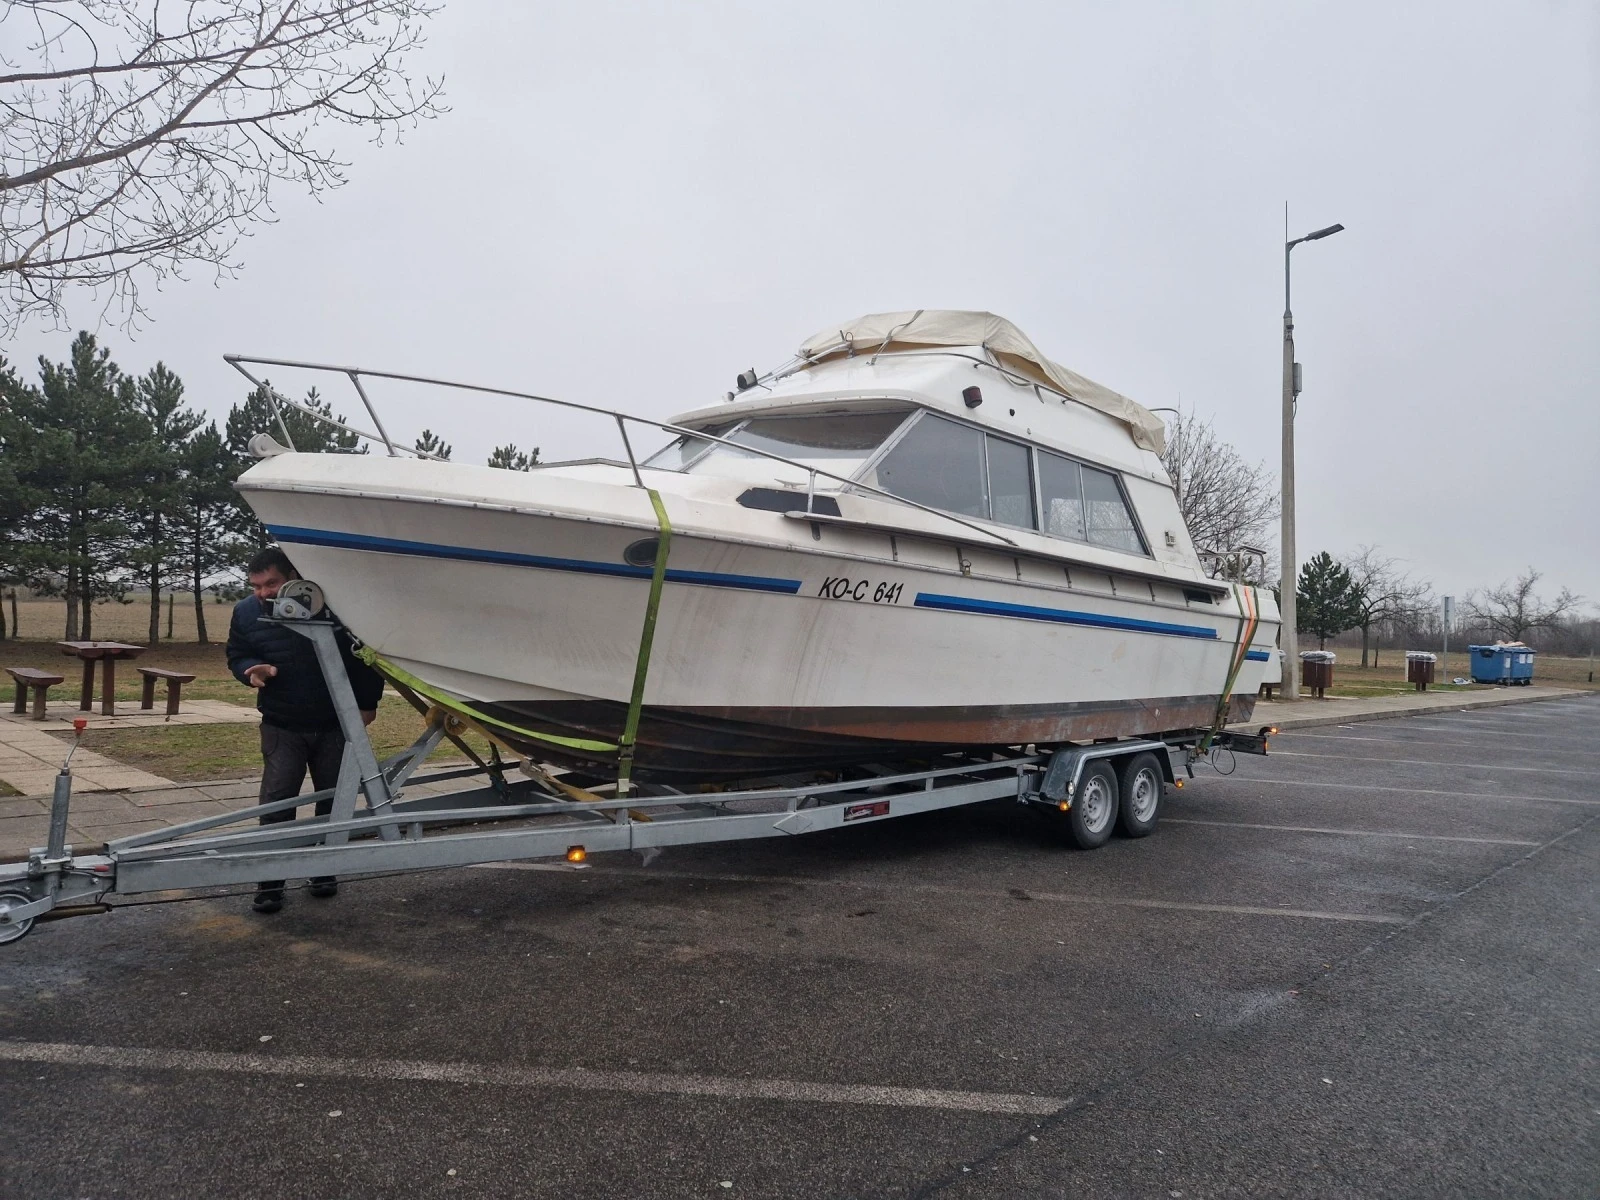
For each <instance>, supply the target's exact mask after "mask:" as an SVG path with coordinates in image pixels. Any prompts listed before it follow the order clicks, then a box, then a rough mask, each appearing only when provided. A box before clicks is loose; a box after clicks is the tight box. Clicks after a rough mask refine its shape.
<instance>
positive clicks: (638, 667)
mask: <svg viewBox="0 0 1600 1200" xmlns="http://www.w3.org/2000/svg"><path fill="white" fill-rule="evenodd" d="M645 491H646V492H648V493H649V495H650V503H651V505H652V506H653V507H654V508H655V510H656V528H657V530H658V531H659V532H658V533H657V535H656V565H655V570H653V571H652V572H651V573H650V599H649V600H648V601H647V602H646V604H645V608H644V628H643V629H642V630H641V631H640V633H639V657H638V659H637V661H635V663H634V666H633V692H632V694H631V695H630V696H629V697H628V720H627V723H626V724H624V725H623V727H622V739H621V741H620V743H619V745H618V748H617V795H618V796H619V797H625V796H627V794H628V792H629V790H630V789H631V788H632V786H633V751H634V745H635V743H636V742H637V741H638V737H639V713H640V710H641V709H643V707H644V681H645V679H646V677H647V676H648V675H649V674H650V649H651V647H652V646H653V645H654V644H655V640H656V617H657V616H658V615H660V612H661V588H662V584H664V583H665V582H666V578H667V553H668V551H669V550H670V549H671V547H672V522H671V521H669V520H667V506H666V505H665V504H663V503H662V502H661V495H660V493H659V492H657V491H656V490H655V489H654V488H646V489H645Z"/></svg>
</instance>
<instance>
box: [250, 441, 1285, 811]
mask: <svg viewBox="0 0 1600 1200" xmlns="http://www.w3.org/2000/svg"><path fill="white" fill-rule="evenodd" d="M328 457H330V456H320V455H284V456H281V457H280V458H279V459H274V460H269V461H268V462H267V463H265V464H263V467H260V468H256V470H255V471H252V472H251V473H250V474H249V475H247V476H245V477H244V479H242V480H241V484H240V486H241V490H243V491H244V493H245V495H246V497H247V498H248V499H249V501H250V503H251V504H252V506H253V507H254V508H255V509H256V511H257V512H258V514H260V516H261V518H262V520H263V522H264V523H265V524H266V525H267V527H268V529H269V530H270V531H271V532H272V533H273V534H274V536H275V537H276V538H277V539H278V541H279V542H280V543H281V544H282V545H283V546H284V548H285V549H286V550H287V552H288V553H289V555H290V557H291V558H292V559H293V561H294V562H295V564H296V567H297V568H298V570H299V572H300V573H301V574H302V575H304V576H305V577H307V578H311V579H315V580H317V581H318V582H319V583H320V584H321V585H322V586H323V588H324V590H325V592H326V594H327V596H328V599H329V603H330V605H331V606H332V607H333V608H334V610H335V611H336V612H337V613H338V614H339V615H340V617H341V619H342V620H344V621H345V623H346V624H347V625H348V626H349V627H350V628H351V629H352V630H353V631H354V632H355V633H356V635H357V636H358V637H360V638H361V639H362V640H363V641H364V642H365V643H366V644H368V645H369V646H371V647H372V648H373V649H374V650H375V651H376V652H377V653H378V654H379V655H380V656H381V657H382V658H383V659H384V660H386V661H388V662H390V663H392V664H393V665H394V666H395V667H396V668H397V669H398V671H399V672H403V673H404V674H406V675H410V676H413V677H415V678H416V679H418V680H421V681H423V682H425V683H426V684H427V686H428V687H429V688H430V689H435V690H437V691H438V692H440V693H442V694H445V695H447V696H448V697H449V698H450V699H451V700H452V701H453V702H455V703H459V704H461V705H463V706H465V707H467V708H469V709H471V710H474V711H476V712H478V713H480V714H482V715H483V716H484V717H485V718H487V719H488V720H489V721H491V722H493V725H492V727H493V728H494V729H495V731H496V733H497V734H498V735H500V736H502V737H503V738H504V740H506V741H507V742H508V743H510V744H511V745H513V746H514V747H516V748H517V749H519V750H522V751H525V752H527V753H529V754H531V755H533V756H535V757H538V758H540V759H543V760H545V761H550V762H555V763H560V764H564V765H569V766H578V767H583V768H589V769H594V770H597V771H604V770H607V769H611V768H614V765H615V762H616V752H615V750H614V749H610V748H600V747H614V746H615V744H616V742H617V741H618V739H619V738H620V737H621V735H622V731H623V726H624V722H625V719H626V713H627V708H628V699H629V696H630V694H631V690H632V685H633V680H634V676H635V670H636V667H637V665H638V660H639V645H640V631H641V629H642V626H643V621H644V615H645V609H646V605H647V600H648V594H649V588H650V574H651V571H650V568H649V567H648V566H646V565H642V564H643V563H647V562H649V561H650V557H651V556H650V554H649V553H645V552H642V551H648V550H649V547H648V546H645V547H641V546H640V543H641V542H647V541H648V539H650V538H652V537H654V536H655V535H656V532H657V526H656V520H655V515H654V510H653V508H652V507H651V505H650V502H649V498H648V496H647V494H646V493H644V492H643V491H642V490H641V489H639V488H636V487H626V486H616V485H611V484H596V483H590V482H583V481H572V480H568V481H562V480H559V479H557V478H553V477H545V478H540V477H539V474H538V473H535V474H534V475H533V476H532V477H528V476H522V477H520V479H518V480H517V481H515V482H516V483H517V485H518V486H519V487H520V488H521V491H520V492H519V493H518V495H519V501H518V503H516V504H499V503H495V502H490V501H493V497H490V498H489V500H488V501H486V500H485V498H484V497H482V495H481V494H480V495H479V496H478V498H477V499H473V500H467V499H463V498H462V495H463V494H464V493H466V491H467V489H464V488H458V489H456V491H455V492H454V493H452V492H451V491H450V490H449V489H447V488H441V489H439V490H440V492H441V493H442V494H438V495H421V494H417V491H416V489H412V490H411V491H409V492H408V491H407V490H405V489H404V488H392V489H391V490H390V491H388V492H387V493H381V492H379V491H377V490H376V489H375V488H373V487H371V486H367V487H361V486H360V484H361V482H362V481H361V480H360V479H354V480H352V479H350V478H348V476H349V475H350V474H351V473H359V472H361V471H366V472H369V473H374V474H375V473H376V472H377V470H378V469H380V468H382V467H383V463H382V462H381V461H380V462H377V463H354V464H351V463H350V460H348V459H346V460H345V464H346V465H345V467H344V474H345V476H346V477H344V478H341V479H340V481H339V482H338V484H337V486H333V485H331V484H330V482H329V481H328V480H325V479H324V480H322V481H321V482H319V481H318V480H317V479H315V478H310V479H308V478H305V477H304V476H305V472H306V471H307V470H311V471H316V470H321V471H326V469H327V468H326V465H325V464H311V463H304V462H303V463H302V464H296V463H295V462H293V461H290V462H284V461H283V460H285V459H288V460H296V459H298V460H315V459H326V458H328ZM391 462H392V460H391ZM419 466H420V467H426V468H429V469H431V470H432V471H433V472H434V473H435V477H437V476H438V474H439V470H440V464H413V463H404V464H399V465H398V466H394V467H390V468H388V469H389V470H390V471H399V472H403V471H406V470H410V471H415V470H416V469H417V468H418V467H419ZM297 467H299V468H301V470H300V472H299V474H297V473H296V468H297ZM264 468H265V469H264ZM457 470H458V471H466V472H473V473H474V474H473V475H472V476H469V477H468V478H469V479H478V477H482V476H485V475H487V476H499V477H504V476H508V475H511V474H512V473H510V472H496V471H485V470H484V469H481V468H457ZM258 472H259V474H258ZM446 481H447V482H448V481H449V477H448V476H446ZM393 482H394V481H393V480H392V479H390V480H389V483H390V484H391V485H392V484H393ZM401 482H402V483H403V482H404V480H403V479H402V481H401ZM492 482H494V483H495V484H497V485H498V484H500V482H501V480H498V479H497V480H493V481H492ZM477 486H479V487H480V489H481V480H479V482H478V484H477ZM663 500H664V502H665V504H666V507H667V509H668V512H669V514H670V516H671V520H672V525H673V531H674V532H673V536H672V541H671V546H670V555H669V560H668V574H667V579H666V583H665V586H664V588H663V593H662V599H661V604H660V612H659V617H658V621H657V626H656V633H655V641H654V648H653V651H652V653H651V655H650V657H649V662H648V673H647V678H646V683H645V689H644V705H643V710H642V715H641V721H640V726H639V733H638V742H637V754H636V759H635V776H636V777H637V778H639V779H652V778H654V779H658V780H665V781H685V780H693V779H714V778H745V777H753V776H756V775H761V774H776V773H785V772H789V771H796V770H804V769H811V768H818V767H825V766H832V765H838V764H842V763H846V762H865V761H891V760H894V759H897V758H901V759H903V758H908V757H915V756H919V755H923V754H928V753H935V752H939V751H943V750H947V749H951V748H957V747H961V748H971V747H989V746H995V747H998V746H1014V745H1022V744H1028V743H1033V744H1037V745H1051V744H1055V743H1059V742H1066V741H1081V740H1087V739H1092V738H1104V737H1120V736H1132V735H1145V734H1151V733H1158V732H1162V731H1169V730H1178V729H1186V728H1194V727H1196V726H1206V725H1209V724H1211V722H1212V721H1213V720H1214V719H1215V716H1216V713H1217V710H1218V705H1219V701H1220V699H1221V693H1222V690H1223V688H1224V685H1225V682H1226V680H1227V679H1228V675H1229V669H1230V665H1231V663H1232V661H1233V658H1234V655H1235V652H1236V646H1237V642H1238V638H1239V637H1240V635H1241V633H1242V632H1243V630H1244V629H1245V627H1246V622H1245V621H1244V620H1242V619H1241V614H1240V612H1239V611H1238V609H1237V607H1236V606H1235V605H1234V604H1233V603H1232V600H1231V599H1230V600H1229V601H1227V602H1224V603H1218V604H1207V605H1205V606H1204V610H1201V609H1199V608H1197V607H1196V606H1195V605H1193V604H1192V603H1191V602H1189V601H1186V600H1184V598H1183V593H1182V589H1181V588H1178V587H1168V588H1164V589H1163V588H1160V587H1158V585H1156V584H1154V583H1148V582H1138V583H1137V587H1135V585H1134V584H1133V583H1132V582H1130V581H1129V580H1127V579H1124V580H1123V584H1122V587H1121V591H1120V592H1119V590H1118V577H1117V576H1116V575H1115V573H1106V572H1100V573H1099V574H1098V576H1096V574H1095V573H1094V572H1091V571H1087V570H1078V569H1072V568H1063V567H1061V566H1059V565H1056V564H1049V563H1041V562H1038V561H1035V560H1032V559H1029V558H1027V557H1026V556H1024V555H1014V554H1009V553H1000V552H999V551H997V550H994V549H988V548H981V547H976V546H972V545H970V544H962V543H957V542H954V541H949V540H945V539H942V538H939V537H935V536H929V537H925V538H924V537H916V536H907V535H906V534H905V532H904V531H903V530H902V531H900V532H899V533H898V534H890V533H877V532H873V531H871V530H862V529H834V528H828V527H821V526H813V525H811V524H809V523H806V522H796V521H793V520H789V519H786V518H784V517H783V516H782V515H781V514H777V513H772V512H765V511H751V510H747V509H742V508H739V507H738V506H737V505H734V504H732V503H722V504H712V503H708V502H703V501H698V500H695V499H694V498H690V497H683V496H674V495H671V494H665V495H664V496H663ZM1266 603H1267V604H1268V605H1270V598H1268V599H1267V601H1266ZM1275 618H1276V614H1275V613H1269V614H1268V619H1267V620H1264V621H1263V622H1262V623H1260V624H1259V625H1258V626H1257V627H1256V630H1255V634H1254V638H1253V643H1254V649H1253V651H1252V656H1251V658H1250V660H1249V661H1247V662H1246V663H1245V669H1244V670H1243V671H1242V672H1241V673H1240V676H1239V678H1238V679H1237V680H1236V681H1235V685H1234V688H1233V692H1232V698H1231V701H1230V709H1229V711H1230V715H1231V716H1232V717H1233V718H1234V719H1239V720H1242V719H1247V718H1248V716H1249V713H1250V710H1251V708H1253V705H1254V696H1255V692H1256V683H1257V680H1258V678H1259V675H1260V672H1261V668H1262V667H1263V666H1264V665H1265V661H1264V660H1265V658H1266V656H1267V654H1266V648H1267V647H1269V646H1270V645H1271V644H1272V640H1273V637H1274V635H1275V632H1276V624H1275ZM573 743H583V744H580V745H575V744H573Z"/></svg>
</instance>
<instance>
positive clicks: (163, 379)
mask: <svg viewBox="0 0 1600 1200" xmlns="http://www.w3.org/2000/svg"><path fill="white" fill-rule="evenodd" d="M135 391H136V393H137V395H138V399H139V408H140V411H141V412H142V413H143V414H144V418H145V420H146V421H147V422H148V423H149V425H150V433H151V438H152V445H151V446H150V448H149V460H150V461H149V467H148V474H147V475H146V477H145V479H144V482H143V486H142V487H141V488H140V490H139V510H140V511H139V514H138V517H137V518H136V520H135V532H136V535H137V537H138V541H139V546H138V550H137V552H136V554H135V563H136V565H137V566H138V568H139V572H140V574H141V575H143V577H144V579H145V582H146V583H147V584H148V586H149V588H150V644H151V645H154V644H155V643H156V642H157V641H159V640H160V638H161V582H162V580H163V578H165V576H166V574H167V573H168V572H169V571H173V570H176V569H177V567H178V564H179V563H181V562H182V560H183V550H184V547H183V545H182V543H180V542H179V541H178V540H177V536H176V529H175V526H174V523H173V521H172V516H171V514H172V512H173V510H174V509H175V508H176V507H177V506H178V503H179V495H180V491H179V484H180V471H181V466H180V463H181V459H182V455H183V449H184V444H185V443H186V442H187V441H188V439H189V437H190V436H191V435H192V434H193V433H194V431H195V430H196V429H198V428H199V427H200V423H201V421H203V420H204V418H203V417H202V416H201V415H200V414H199V413H197V412H195V411H194V410H193V409H188V408H182V407H181V405H182V403H183V381H182V380H181V379H179V378H178V377H177V376H176V375H174V374H173V373H172V372H171V371H170V370H168V369H167V367H166V365H165V364H164V363H159V362H158V363H157V364H156V365H155V366H154V367H152V368H151V369H150V370H149V372H147V373H146V374H145V375H143V376H141V377H140V379H139V381H138V383H137V384H136V386H135Z"/></svg>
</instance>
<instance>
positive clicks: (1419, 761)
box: [1272, 750, 1594, 778]
mask: <svg viewBox="0 0 1600 1200" xmlns="http://www.w3.org/2000/svg"><path fill="white" fill-rule="evenodd" d="M1272 755H1273V757H1274V758H1336V759H1338V760H1339V761H1340V762H1349V761H1350V756H1349V755H1348V754H1307V753H1306V752H1305V751H1304V750H1274V751H1273V752H1272ZM1363 761H1365V762H1368V763H1383V764H1386V765H1389V766H1402V765H1403V766H1408V767H1471V768H1473V769H1474V770H1478V771H1523V772H1526V773H1529V774H1533V775H1582V776H1584V777H1586V778H1588V777H1591V776H1593V775H1594V772H1593V771H1568V770H1565V769H1564V768H1561V767H1513V766H1508V765H1506V764H1504V763H1454V762H1440V761H1438V760H1437V759H1432V758H1369V759H1365V760H1363Z"/></svg>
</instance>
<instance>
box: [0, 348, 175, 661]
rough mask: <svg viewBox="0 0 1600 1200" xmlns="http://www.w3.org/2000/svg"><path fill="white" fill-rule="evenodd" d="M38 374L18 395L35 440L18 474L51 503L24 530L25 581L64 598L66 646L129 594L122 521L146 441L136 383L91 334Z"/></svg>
mask: <svg viewBox="0 0 1600 1200" xmlns="http://www.w3.org/2000/svg"><path fill="white" fill-rule="evenodd" d="M39 371H40V384H41V386H40V387H39V389H38V390H37V391H31V390H30V391H29V392H25V393H22V394H21V396H20V397H17V399H18V400H19V401H20V403H19V406H18V413H19V416H20V417H21V418H22V420H23V421H24V422H25V423H26V424H28V425H29V426H31V429H32V433H33V436H32V437H31V438H30V439H29V441H30V445H29V453H28V454H26V455H25V456H24V457H23V458H22V459H21V460H19V461H18V463H17V465H16V467H15V469H16V470H17V472H18V474H19V475H21V476H22V477H23V478H24V479H25V480H27V482H28V483H29V484H30V485H31V486H32V487H35V488H37V489H38V490H39V491H40V492H41V493H43V494H44V495H45V496H46V497H47V500H46V502H45V503H44V504H42V505H41V506H40V507H39V508H38V509H36V510H35V512H34V513H33V514H32V516H31V518H30V519H29V521H28V523H27V526H28V530H27V531H28V536H29V537H30V538H31V539H32V540H33V543H34V551H33V555H34V557H33V561H32V569H31V571H30V575H31V576H32V579H33V582H34V583H35V584H36V585H40V586H42V587H44V588H45V590H47V591H59V592H61V593H62V594H63V595H65V597H66V601H67V619H66V636H67V639H68V640H74V639H76V638H78V637H80V636H81V637H83V638H85V639H87V638H91V637H93V617H94V602H95V601H96V600H98V599H105V598H108V597H110V598H116V599H121V598H122V597H123V595H125V594H126V591H127V584H128V575H127V571H128V566H129V563H130V559H131V557H132V555H131V549H132V544H131V538H130V536H129V530H128V515H129V510H130V507H131V506H132V505H133V504H134V503H135V502H136V495H135V493H136V491H137V489H138V487H139V485H140V484H141V482H142V481H143V479H144V477H145V475H146V474H147V473H148V470H149V466H150V452H151V446H152V437H151V433H150V427H149V423H148V422H147V421H146V420H145V418H144V415H143V414H142V413H141V412H140V411H139V403H138V396H137V391H136V388H135V384H134V381H133V380H132V379H130V378H129V377H128V376H126V375H124V374H123V373H122V371H121V369H120V368H118V366H117V365H116V363H114V362H112V361H111V352H110V351H109V350H107V349H103V348H101V347H100V345H99V344H98V343H97V342H96V340H95V338H94V337H93V336H92V335H91V334H89V333H80V334H78V336H77V338H76V339H74V340H73V343H72V347H71V350H70V352H69V355H68V360H67V361H66V362H65V363H52V362H50V361H49V360H47V359H44V358H41V359H40V360H39Z"/></svg>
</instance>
